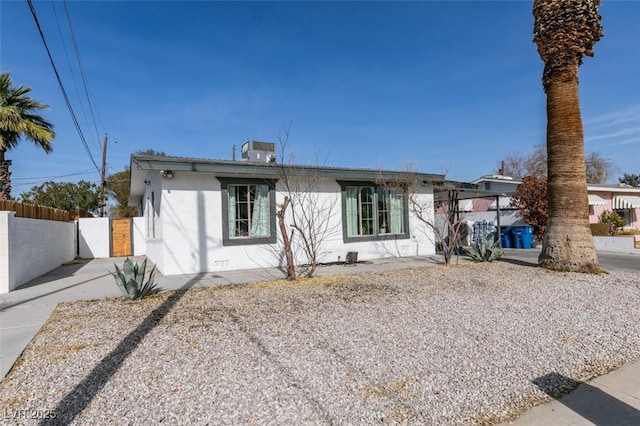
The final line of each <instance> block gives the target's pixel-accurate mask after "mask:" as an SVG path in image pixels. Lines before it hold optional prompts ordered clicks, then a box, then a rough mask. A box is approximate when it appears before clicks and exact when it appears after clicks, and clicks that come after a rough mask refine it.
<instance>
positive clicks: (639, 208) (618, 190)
mask: <svg viewBox="0 0 640 426" xmlns="http://www.w3.org/2000/svg"><path fill="white" fill-rule="evenodd" d="M587 188H588V189H589V222H591V223H597V222H598V221H599V220H600V216H601V215H602V212H604V211H605V210H608V211H615V212H616V213H618V214H619V215H620V216H622V217H623V218H624V220H625V221H626V222H627V224H626V226H625V227H624V229H640V188H634V187H630V186H608V185H589V186H588V187H587Z"/></svg>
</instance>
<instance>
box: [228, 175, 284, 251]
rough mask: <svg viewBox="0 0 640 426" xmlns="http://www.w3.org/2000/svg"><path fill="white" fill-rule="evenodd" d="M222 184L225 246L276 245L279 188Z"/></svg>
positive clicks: (263, 184)
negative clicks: (277, 194)
mask: <svg viewBox="0 0 640 426" xmlns="http://www.w3.org/2000/svg"><path fill="white" fill-rule="evenodd" d="M219 180H220V182H221V183H222V191H221V193H222V218H223V224H224V225H223V244H224V245H240V244H263V243H274V242H275V241H276V232H275V184H274V183H273V182H264V181H256V180H248V179H232V178H226V179H225V178H219Z"/></svg>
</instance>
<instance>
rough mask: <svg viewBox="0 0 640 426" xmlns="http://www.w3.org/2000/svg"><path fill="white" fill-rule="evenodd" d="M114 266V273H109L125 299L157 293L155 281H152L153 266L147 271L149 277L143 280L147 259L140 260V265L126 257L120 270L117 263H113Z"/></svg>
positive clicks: (139, 297) (140, 297)
mask: <svg viewBox="0 0 640 426" xmlns="http://www.w3.org/2000/svg"><path fill="white" fill-rule="evenodd" d="M114 266H115V267H116V273H115V274H114V273H111V275H113V277H114V278H115V280H116V284H117V285H118V288H119V289H120V291H121V292H122V294H123V295H124V297H126V298H127V299H131V300H133V299H142V298H143V297H147V296H149V295H151V294H154V293H157V292H159V291H160V290H159V289H157V288H156V286H157V283H155V282H153V274H154V272H155V270H156V267H155V266H154V267H153V268H152V269H151V272H150V273H149V279H148V280H147V281H146V282H145V280H144V276H145V272H146V269H147V259H145V260H144V262H142V265H138V263H133V261H132V260H131V259H129V258H128V257H127V260H125V261H124V265H123V266H122V270H120V268H118V265H116V264H115V263H114Z"/></svg>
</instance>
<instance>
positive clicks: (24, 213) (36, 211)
mask: <svg viewBox="0 0 640 426" xmlns="http://www.w3.org/2000/svg"><path fill="white" fill-rule="evenodd" d="M0 210H9V211H14V212H16V217H25V218H30V219H43V220H57V221H59V222H68V221H69V220H70V215H69V212H68V211H66V210H61V209H54V208H52V207H44V206H38V205H36V204H25V203H18V202H17V201H1V200H0Z"/></svg>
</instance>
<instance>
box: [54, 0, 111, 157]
mask: <svg viewBox="0 0 640 426" xmlns="http://www.w3.org/2000/svg"><path fill="white" fill-rule="evenodd" d="M51 9H52V10H53V16H54V17H55V19H56V26H57V27H58V34H60V44H61V45H62V50H63V51H64V56H65V58H66V60H67V66H68V67H69V73H70V74H71V80H72V81H73V87H75V89H76V90H75V92H76V95H77V100H78V103H79V104H80V105H82V98H81V97H80V89H79V87H78V82H77V80H76V74H75V72H74V71H73V66H71V59H70V58H69V52H68V50H67V43H66V42H65V37H64V35H63V34H62V28H61V27H60V19H58V13H57V12H56V5H55V2H54V1H53V0H51ZM82 117H83V118H84V123H85V124H86V125H87V126H89V125H90V124H89V119H88V118H87V113H86V109H85V108H82ZM94 143H95V146H96V148H98V151H99V150H100V143H99V141H97V140H96V141H94Z"/></svg>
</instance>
